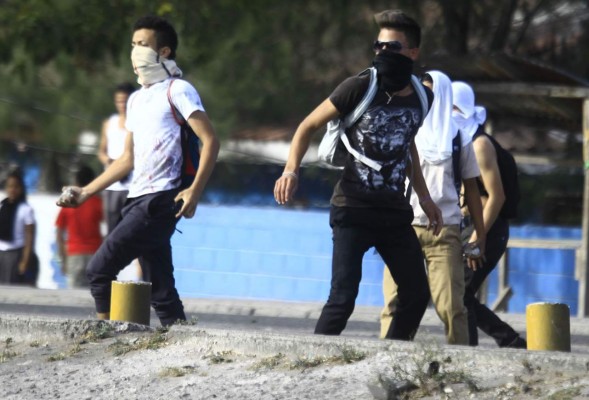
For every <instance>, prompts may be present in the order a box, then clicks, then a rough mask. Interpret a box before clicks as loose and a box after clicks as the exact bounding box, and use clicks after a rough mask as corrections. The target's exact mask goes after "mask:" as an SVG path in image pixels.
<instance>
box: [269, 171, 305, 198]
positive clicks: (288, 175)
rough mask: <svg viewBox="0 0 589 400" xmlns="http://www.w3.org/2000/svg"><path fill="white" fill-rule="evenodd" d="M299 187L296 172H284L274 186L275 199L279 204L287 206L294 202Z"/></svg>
mask: <svg viewBox="0 0 589 400" xmlns="http://www.w3.org/2000/svg"><path fill="white" fill-rule="evenodd" d="M298 185H299V178H298V176H297V174H295V173H294V172H283V173H282V176H281V177H280V178H278V179H277V180H276V184H275V185H274V198H275V199H276V202H277V203H278V204H281V205H282V204H285V203H288V202H289V201H290V200H292V198H293V195H294V193H295V192H296V190H297V187H298Z"/></svg>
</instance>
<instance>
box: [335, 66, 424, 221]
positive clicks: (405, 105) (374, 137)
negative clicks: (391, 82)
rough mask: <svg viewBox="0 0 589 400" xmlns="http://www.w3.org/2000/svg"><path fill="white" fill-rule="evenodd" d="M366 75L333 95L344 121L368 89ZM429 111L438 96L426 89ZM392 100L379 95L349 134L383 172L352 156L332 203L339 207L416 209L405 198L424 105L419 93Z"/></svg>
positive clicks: (352, 140) (349, 129) (344, 84)
mask: <svg viewBox="0 0 589 400" xmlns="http://www.w3.org/2000/svg"><path fill="white" fill-rule="evenodd" d="M369 83H370V75H369V74H367V73H365V74H362V75H359V76H353V77H350V78H348V79H346V80H345V81H343V82H342V83H341V84H340V85H339V86H338V87H337V88H336V89H335V90H334V91H333V93H332V94H331V95H330V96H329V99H330V100H331V102H332V103H333V105H334V106H335V108H336V109H337V110H338V112H339V114H340V118H343V117H345V116H346V115H347V114H349V113H350V112H352V111H353V110H354V108H356V106H357V105H358V103H360V101H361V100H362V97H363V96H364V94H365V93H366V91H367V90H368V85H369ZM425 90H426V93H427V96H428V101H429V106H430V107H431V103H432V100H433V93H432V92H431V90H429V88H427V87H426V88H425ZM388 101H389V96H388V95H387V94H386V93H385V91H383V90H382V89H379V90H377V92H376V95H375V96H374V99H373V100H372V103H370V105H369V106H368V109H367V110H366V112H365V113H364V114H363V115H362V116H361V117H360V118H359V119H358V121H357V122H356V123H355V124H354V125H353V126H351V127H350V128H348V129H347V135H348V138H349V140H350V143H351V145H352V146H353V147H354V148H355V149H356V150H358V151H359V152H360V153H361V154H364V155H365V156H366V157H368V158H370V159H372V160H375V161H378V162H379V163H380V164H381V165H382V166H383V167H382V169H381V170H380V172H379V171H376V170H374V169H372V168H370V167H368V166H366V165H364V164H363V163H362V162H360V161H358V160H357V159H356V158H354V157H353V156H352V155H351V154H348V159H347V160H346V164H345V167H344V171H343V173H342V177H341V179H340V180H339V181H338V183H337V184H336V186H335V188H334V192H333V196H332V197H331V204H332V205H334V206H337V207H379V208H380V207H382V208H394V209H402V210H411V206H410V205H409V202H408V201H407V199H406V198H405V176H406V173H405V169H406V167H407V163H408V160H409V158H410V145H411V140H412V139H413V137H414V136H415V134H416V133H417V130H418V129H419V121H420V120H421V113H422V109H421V103H420V101H419V97H418V95H417V93H415V91H414V92H413V93H412V94H410V95H408V96H393V98H392V99H391V100H390V102H389V103H388V104H387V102H388Z"/></svg>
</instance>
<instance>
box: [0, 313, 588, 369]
mask: <svg viewBox="0 0 589 400" xmlns="http://www.w3.org/2000/svg"><path fill="white" fill-rule="evenodd" d="M105 323H106V324H109V325H111V326H112V327H113V328H114V331H115V332H117V333H119V334H125V333H131V332H149V331H155V329H154V328H150V327H146V326H142V325H137V324H130V323H126V322H117V321H108V322H104V321H97V320H71V319H60V318H44V317H28V316H27V317H25V316H20V315H2V316H0V340H6V339H7V338H9V337H12V338H18V339H19V340H38V341H48V340H70V339H73V338H75V337H78V336H81V335H83V334H84V333H86V332H88V331H89V330H90V329H92V328H95V327H97V326H99V325H100V324H105ZM169 334H170V340H171V341H172V342H174V343H176V344H181V345H182V346H186V347H187V348H190V347H197V348H204V349H207V350H208V351H211V352H222V351H233V352H238V353H243V354H252V355H256V356H261V357H264V356H274V355H277V354H279V353H281V354H284V355H287V356H289V357H295V358H313V357H330V356H341V355H342V352H343V349H346V348H347V349H353V350H355V351H359V352H364V353H366V354H367V355H374V354H376V353H381V352H386V353H389V354H390V355H391V356H392V358H393V359H396V358H406V357H408V356H410V355H411V354H418V353H428V354H430V355H432V356H435V357H437V358H440V359H442V358H447V357H450V358H451V359H452V361H453V362H454V363H472V362H477V361H483V360H484V361H485V362H489V361H492V360H493V361H496V362H506V361H510V362H515V363H519V364H522V365H525V364H534V365H538V366H542V368H543V369H544V370H554V371H561V372H562V371H564V370H568V371H575V372H579V371H587V372H589V355H588V354H573V353H563V352H542V351H525V350H516V349H484V348H480V347H479V348H472V347H467V346H448V345H440V344H438V343H434V341H433V340H432V341H428V339H427V337H426V338H425V339H420V340H419V341H416V342H402V341H384V340H377V339H360V338H348V337H338V336H319V335H309V334H300V335H289V334H276V333H267V332H244V331H239V332H237V331H229V330H221V329H206V330H203V329H201V328H199V327H198V326H190V325H175V326H172V327H171V328H170V330H169Z"/></svg>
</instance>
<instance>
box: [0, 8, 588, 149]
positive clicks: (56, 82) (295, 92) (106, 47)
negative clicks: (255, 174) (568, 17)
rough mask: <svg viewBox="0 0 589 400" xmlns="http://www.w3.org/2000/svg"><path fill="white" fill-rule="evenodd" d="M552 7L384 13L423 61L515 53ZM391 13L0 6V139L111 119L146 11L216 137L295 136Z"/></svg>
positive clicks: (64, 134) (352, 69) (51, 141)
mask: <svg viewBox="0 0 589 400" xmlns="http://www.w3.org/2000/svg"><path fill="white" fill-rule="evenodd" d="M555 4H556V2H555V0H502V1H496V0H476V1H475V0H448V1H445V0H421V1H410V0H405V1H397V2H395V3H394V7H399V8H402V9H404V10H405V11H407V12H408V13H409V14H410V15H413V16H415V17H416V19H418V20H419V21H423V26H424V40H423V46H422V54H423V55H426V54H434V53H447V54H466V53H472V52H490V51H498V50H500V49H501V48H504V49H508V50H509V51H516V52H517V51H519V52H521V51H525V49H526V47H525V42H526V41H525V31H526V29H527V27H528V26H529V21H531V20H532V19H533V17H534V16H535V15H538V13H541V12H545V11H546V10H551V9H552V8H551V7H555ZM390 7H391V3H390V2H389V1H382V0H367V1H363V2H357V1H351V0H324V1H316V0H297V1H276V0H274V1H272V0H248V1H247V2H246V1H236V0H198V1H184V0H84V1H81V0H60V1H53V0H0V54H2V55H3V58H2V60H0V79H2V82H3V83H2V87H1V88H0V135H1V136H2V137H6V136H10V135H17V136H20V135H21V134H22V132H23V129H24V130H26V129H28V130H32V131H33V132H36V135H37V139H38V140H39V141H40V142H42V143H44V144H45V145H50V146H53V147H57V148H60V149H67V148H70V147H71V146H72V145H73V143H74V142H75V139H76V135H77V134H78V133H79V132H80V131H82V130H86V129H91V130H94V131H98V130H99V129H100V122H101V120H102V119H103V118H104V117H105V116H106V115H108V114H109V113H110V112H112V111H113V106H112V96H111V94H112V88H113V87H114V86H115V85H116V84H117V83H119V82H121V81H134V80H135V76H134V75H133V74H132V69H131V66H130V61H129V53H130V40H131V30H132V24H133V22H134V21H135V20H136V19H137V17H139V16H141V15H144V14H147V13H153V14H157V15H161V16H163V17H166V18H167V19H169V20H170V21H172V22H173V24H174V25H175V27H176V29H177V31H178V33H179V36H180V46H179V49H178V57H177V59H178V64H179V66H180V67H181V69H182V70H183V71H184V73H185V77H186V78H187V79H189V80H190V81H192V82H193V83H194V84H195V86H196V87H197V89H198V90H199V92H200V93H201V96H202V97H203V100H204V103H205V106H206V108H207V111H208V113H209V114H210V115H211V118H212V119H213V122H214V124H215V127H216V128H217V130H218V131H219V133H220V134H221V135H222V136H225V137H226V136H229V135H231V134H233V133H235V132H236V131H239V130H241V129H244V128H251V127H256V126H259V125H279V126H292V127H293V128H294V126H295V124H296V122H298V121H299V120H300V119H301V118H302V117H303V116H304V115H305V114H306V113H308V112H309V111H310V110H311V109H312V108H313V107H314V106H316V105H317V104H318V103H319V102H320V101H321V100H322V99H324V98H325V97H326V96H328V95H329V93H330V92H331V91H332V90H333V89H334V87H335V86H336V85H337V84H338V83H339V82H340V81H341V80H342V79H343V78H344V77H346V76H348V75H350V74H353V73H356V72H359V71H360V70H362V69H363V68H366V67H367V66H369V65H370V62H371V58H372V51H371V42H372V40H374V37H375V34H376V31H377V30H376V26H375V24H374V20H373V14H374V13H375V12H377V11H380V10H383V9H386V8H390ZM515 19H518V21H523V22H522V23H519V24H516V25H514V24H513V21H514V20H515ZM526 21H528V24H527V25H526ZM583 54H586V53H583ZM575 59H576V60H578V58H575ZM583 65H587V62H586V61H585V62H584V64H583ZM25 128H26V129H25ZM33 136H34V134H33Z"/></svg>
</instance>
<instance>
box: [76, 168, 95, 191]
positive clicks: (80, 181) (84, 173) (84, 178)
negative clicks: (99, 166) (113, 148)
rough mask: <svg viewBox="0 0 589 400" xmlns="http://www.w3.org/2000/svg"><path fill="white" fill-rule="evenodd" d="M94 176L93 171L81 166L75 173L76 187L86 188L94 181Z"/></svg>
mask: <svg viewBox="0 0 589 400" xmlns="http://www.w3.org/2000/svg"><path fill="white" fill-rule="evenodd" d="M95 177H96V174H94V170H93V169H92V168H90V167H89V166H87V165H82V166H80V168H79V169H78V170H77V171H76V176H75V179H76V185H78V186H86V185H87V184H89V183H90V182H92V181H93V180H94V178H95Z"/></svg>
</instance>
